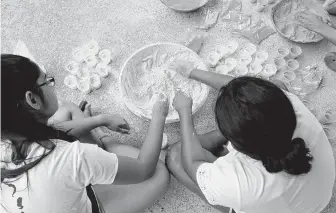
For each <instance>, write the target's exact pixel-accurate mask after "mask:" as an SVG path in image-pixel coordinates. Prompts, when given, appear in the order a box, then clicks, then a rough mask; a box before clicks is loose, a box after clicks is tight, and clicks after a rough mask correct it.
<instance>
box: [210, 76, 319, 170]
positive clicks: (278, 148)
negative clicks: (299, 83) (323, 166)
mask: <svg viewBox="0 0 336 213" xmlns="http://www.w3.org/2000/svg"><path fill="white" fill-rule="evenodd" d="M215 114H216V121H217V125H218V127H219V129H220V131H221V132H222V134H223V135H224V136H225V137H226V138H227V139H228V140H230V142H231V143H232V145H233V146H234V147H235V148H236V149H237V150H238V151H240V152H242V153H244V154H246V155H248V156H250V157H251V158H254V159H256V160H260V161H261V162H262V163H263V165H264V167H265V168H266V170H267V171H268V172H270V173H277V172H280V171H285V172H287V173H289V174H292V175H300V174H305V173H308V172H309V171H310V169H311V161H312V160H313V157H312V156H311V155H310V151H309V149H308V148H307V147H306V144H305V141H304V140H303V139H302V138H294V139H292V138H293V134H294V130H295V128H296V115H295V112H294V109H293V106H292V104H291V102H290V100H289V99H288V97H287V96H286V94H285V93H284V92H283V91H282V90H281V89H280V88H278V87H277V86H276V85H274V84H273V83H271V82H269V81H265V80H262V79H258V78H253V77H240V78H236V79H234V80H232V81H231V82H230V83H229V84H228V85H226V86H224V87H222V88H221V90H220V93H219V96H218V99H217V101H216V106H215Z"/></svg>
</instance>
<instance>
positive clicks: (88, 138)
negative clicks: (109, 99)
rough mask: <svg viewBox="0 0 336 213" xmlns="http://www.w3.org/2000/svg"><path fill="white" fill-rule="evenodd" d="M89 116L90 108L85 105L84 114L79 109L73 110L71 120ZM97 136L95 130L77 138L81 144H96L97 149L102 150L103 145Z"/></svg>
mask: <svg viewBox="0 0 336 213" xmlns="http://www.w3.org/2000/svg"><path fill="white" fill-rule="evenodd" d="M89 116H91V108H90V105H86V106H85V109H84V112H82V111H81V110H80V109H79V108H74V109H73V116H72V119H78V118H85V117H89ZM99 137H100V136H99V135H98V134H97V132H96V130H94V129H93V130H91V131H90V132H88V133H87V134H85V135H82V136H81V137H79V138H78V139H79V141H80V142H82V143H90V144H97V145H98V146H99V147H101V148H103V147H104V145H103V144H102V142H101V141H100V139H99Z"/></svg>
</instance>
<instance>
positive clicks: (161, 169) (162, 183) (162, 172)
mask: <svg viewBox="0 0 336 213" xmlns="http://www.w3.org/2000/svg"><path fill="white" fill-rule="evenodd" d="M152 178H154V179H155V180H156V181H155V182H156V183H157V186H158V187H159V188H162V189H166V188H168V185H169V182H170V173H169V171H168V169H167V167H166V166H165V165H164V163H163V162H162V161H160V160H159V161H158V164H157V166H156V170H155V173H154V176H153V177H152Z"/></svg>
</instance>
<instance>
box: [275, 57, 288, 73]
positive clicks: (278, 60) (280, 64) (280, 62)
mask: <svg viewBox="0 0 336 213" xmlns="http://www.w3.org/2000/svg"><path fill="white" fill-rule="evenodd" d="M274 64H275V66H276V67H277V70H280V69H282V68H283V67H285V66H287V63H286V60H285V59H283V58H282V57H276V58H275V59H274Z"/></svg>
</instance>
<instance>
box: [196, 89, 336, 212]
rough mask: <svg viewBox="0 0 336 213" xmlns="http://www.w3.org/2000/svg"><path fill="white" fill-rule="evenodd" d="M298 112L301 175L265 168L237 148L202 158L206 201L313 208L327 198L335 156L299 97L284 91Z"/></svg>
mask: <svg viewBox="0 0 336 213" xmlns="http://www.w3.org/2000/svg"><path fill="white" fill-rule="evenodd" d="M288 97H289V98H290V100H291V102H292V104H293V107H294V109H295V112H296V116H297V128H296V130H295V132H294V136H293V138H296V137H301V138H303V139H304V140H305V142H306V144H307V146H308V147H309V149H310V151H311V154H312V156H313V157H314V159H313V161H312V169H311V171H310V172H309V173H308V174H306V175H300V176H294V175H289V174H287V173H285V172H279V173H275V174H272V173H269V172H267V170H266V169H265V168H264V166H263V165H262V163H261V162H260V161H257V160H254V159H252V158H250V157H248V156H247V155H245V154H243V153H240V152H238V151H237V150H235V149H234V148H233V147H232V146H231V145H229V146H228V148H229V151H230V153H229V154H227V155H226V156H224V157H220V158H218V159H217V160H216V161H215V162H214V163H204V164H201V165H200V167H199V168H198V170H197V182H198V185H199V186H200V189H201V190H202V192H203V194H204V196H205V197H206V199H207V200H208V202H209V203H210V204H212V205H221V206H227V207H231V208H233V209H235V211H236V212H237V213H238V212H245V213H270V212H272V213H318V212H321V211H322V210H323V209H324V208H325V207H326V206H327V204H328V203H329V201H330V199H331V196H332V189H333V185H334V182H335V159H334V156H333V152H332V148H331V146H330V143H329V141H328V139H327V136H326V135H325V133H324V131H323V128H322V126H321V125H320V124H319V122H318V121H317V119H316V118H315V117H314V115H313V114H312V113H311V112H310V111H309V110H308V109H307V108H306V107H305V106H304V105H303V103H302V102H301V101H300V100H299V99H298V97H296V96H294V95H293V94H288Z"/></svg>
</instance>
